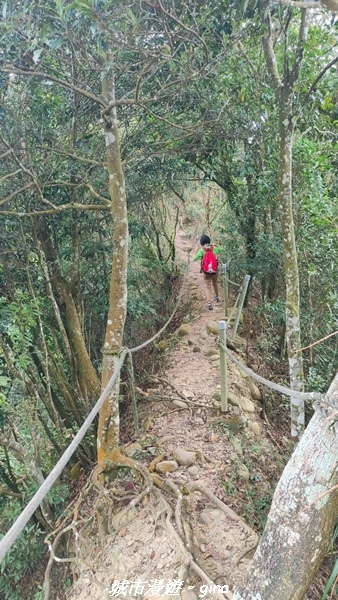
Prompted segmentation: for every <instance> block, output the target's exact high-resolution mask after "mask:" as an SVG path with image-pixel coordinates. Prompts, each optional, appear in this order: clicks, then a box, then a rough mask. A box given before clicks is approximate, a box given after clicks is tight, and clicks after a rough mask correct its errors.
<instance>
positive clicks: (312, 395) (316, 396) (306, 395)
mask: <svg viewBox="0 0 338 600" xmlns="http://www.w3.org/2000/svg"><path fill="white" fill-rule="evenodd" d="M218 344H219V346H221V348H222V350H224V352H225V354H226V355H227V356H228V357H229V358H230V360H232V362H233V363H235V365H237V367H238V368H239V369H240V370H242V371H244V373H247V375H250V377H252V378H253V379H256V380H257V381H258V382H259V383H262V384H263V385H265V386H266V387H268V388H270V389H271V390H274V391H275V392H279V393H280V394H284V395H285V396H292V397H293V398H299V399H300V400H315V401H320V400H325V398H326V395H325V394H321V393H319V392H298V391H297V390H292V389H291V388H287V387H285V386H284V385H279V384H278V383H274V381H269V380H268V379H265V378H264V377H262V376H261V375H257V373H255V372H254V371H252V369H250V368H249V367H247V366H246V365H243V363H241V361H240V360H238V359H237V358H235V357H234V356H233V355H232V354H231V352H230V350H229V349H228V348H227V347H226V346H225V345H224V344H223V342H222V341H221V340H220V339H219V340H218Z"/></svg>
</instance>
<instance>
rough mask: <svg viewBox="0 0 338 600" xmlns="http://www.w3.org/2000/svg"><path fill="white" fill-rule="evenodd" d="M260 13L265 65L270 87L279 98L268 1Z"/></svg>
mask: <svg viewBox="0 0 338 600" xmlns="http://www.w3.org/2000/svg"><path fill="white" fill-rule="evenodd" d="M262 13H263V19H264V25H265V31H264V32H263V37H262V46H263V51H264V54H265V59H266V65H267V68H268V71H269V74H270V77H271V81H272V85H273V88H274V90H275V93H276V96H279V94H280V90H281V87H282V82H281V78H280V75H279V72H278V65H277V60H276V55H275V52H274V49H273V41H272V23H271V13H270V9H269V0H265V2H264V3H263V6H262Z"/></svg>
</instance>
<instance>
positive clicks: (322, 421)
mask: <svg viewBox="0 0 338 600" xmlns="http://www.w3.org/2000/svg"><path fill="white" fill-rule="evenodd" d="M328 395H329V401H330V406H329V405H328V404H325V405H324V404H322V405H321V406H320V407H318V408H317V410H316V412H315V414H314V416H313V417H312V419H311V421H310V423H309V425H308V426H307V428H306V430H305V433H304V435H303V436H302V439H301V441H300V442H299V444H298V446H297V448H296V450H295V451H294V453H293V455H292V457H291V459H290V461H289V462H288V464H287V466H286V467H285V469H284V472H283V475H282V477H281V479H280V481H279V483H278V485H277V488H276V491H275V494H274V497H273V501H272V506H271V510H270V513H269V516H268V520H267V524H266V527H265V529H264V533H263V535H262V538H261V541H260V544H259V546H258V548H257V551H256V553H255V556H254V558H253V560H252V563H251V565H250V569H249V572H247V574H246V578H245V583H244V584H243V585H241V586H239V588H238V589H237V590H236V592H235V594H234V596H233V600H254V599H257V600H258V599H259V600H271V599H272V598H273V600H301V599H302V598H304V594H305V592H306V590H307V589H308V587H309V585H310V583H311V581H312V579H313V577H314V576H315V574H316V572H317V569H318V567H319V565H320V563H321V561H322V559H323V557H324V555H325V553H326V551H327V549H328V545H329V542H330V539H331V536H332V533H333V529H334V526H335V523H336V520H337V501H338V490H335V491H332V492H330V493H327V494H326V495H324V496H322V495H323V494H325V492H327V491H328V490H330V489H331V488H333V487H334V486H335V485H337V483H338V469H337V456H338V435H337V433H338V426H337V421H336V417H337V408H338V375H336V377H335V379H334V381H333V383H332V384H331V386H330V389H329V392H328ZM321 496H322V497H321Z"/></svg>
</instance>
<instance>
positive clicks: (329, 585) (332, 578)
mask: <svg viewBox="0 0 338 600" xmlns="http://www.w3.org/2000/svg"><path fill="white" fill-rule="evenodd" d="M337 577H338V559H337V560H336V562H335V565H334V567H333V569H332V572H331V575H330V577H329V580H328V582H327V584H326V586H325V590H324V593H323V595H322V597H321V600H326V598H327V595H328V593H329V591H330V590H331V589H332V587H333V585H334V584H335V581H336V579H337ZM333 591H334V590H333Z"/></svg>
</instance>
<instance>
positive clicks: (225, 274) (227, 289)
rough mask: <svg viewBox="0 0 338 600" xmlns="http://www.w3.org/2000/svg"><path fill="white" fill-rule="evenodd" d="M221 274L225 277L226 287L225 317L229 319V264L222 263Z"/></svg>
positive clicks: (224, 285) (224, 284) (224, 283)
mask: <svg viewBox="0 0 338 600" xmlns="http://www.w3.org/2000/svg"><path fill="white" fill-rule="evenodd" d="M221 272H222V275H223V287H224V317H225V318H227V317H228V303H229V280H228V278H227V264H226V263H222V266H221Z"/></svg>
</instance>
